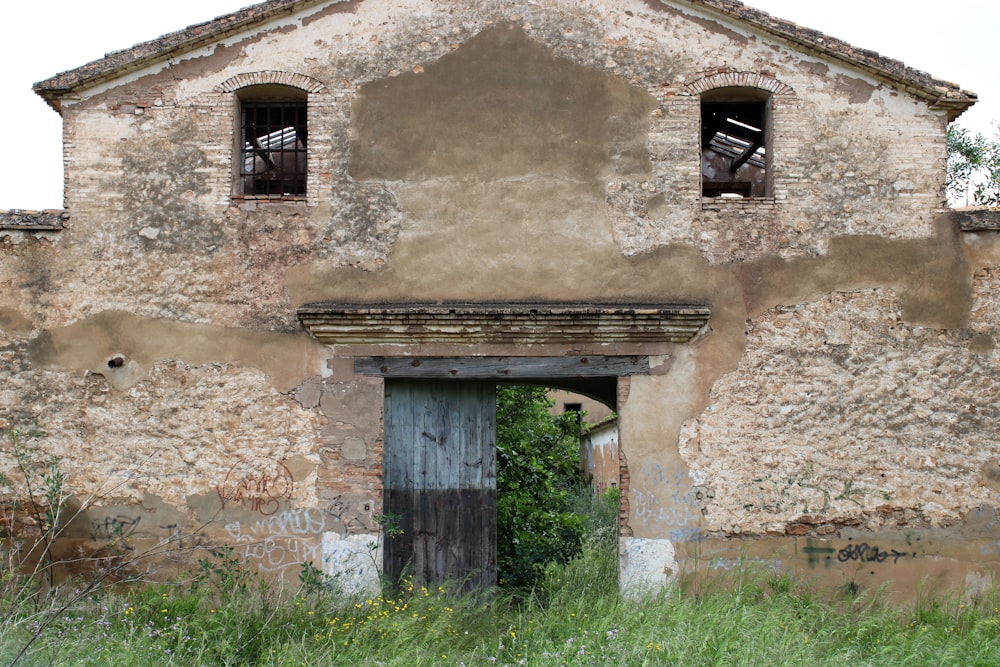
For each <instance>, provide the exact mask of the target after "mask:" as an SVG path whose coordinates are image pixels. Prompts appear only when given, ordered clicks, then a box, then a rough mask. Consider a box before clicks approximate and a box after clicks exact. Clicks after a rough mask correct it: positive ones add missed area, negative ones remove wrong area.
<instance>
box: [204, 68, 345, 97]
mask: <svg viewBox="0 0 1000 667" xmlns="http://www.w3.org/2000/svg"><path fill="white" fill-rule="evenodd" d="M267 84H272V85H275V84H276V85H279V86H291V87H292V88H298V89H299V90H304V91H306V92H307V93H325V92H327V88H326V84H324V83H323V82H322V81H320V80H318V79H314V78H312V77H311V76H306V75H305V74H297V73H295V72H281V71H275V70H264V71H261V72H246V73H244V74H237V75H236V76H234V77H231V78H229V79H226V80H225V81H223V82H222V83H220V84H219V85H218V86H216V89H217V90H218V91H219V92H223V93H232V92H235V91H237V90H239V89H240V88H246V87H248V86H263V85H267Z"/></svg>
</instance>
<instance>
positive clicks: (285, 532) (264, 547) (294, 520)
mask: <svg viewBox="0 0 1000 667" xmlns="http://www.w3.org/2000/svg"><path fill="white" fill-rule="evenodd" d="M325 528H326V514H325V513H324V512H323V511H322V510H318V509H315V508H311V507H310V508H305V509H297V510H285V511H283V512H279V513H277V514H273V515H270V516H268V517H267V518H264V519H260V520H258V521H253V522H245V523H244V522H240V521H233V522H231V523H227V524H226V526H225V529H226V534H227V535H228V537H229V541H230V545H231V546H232V547H233V548H234V553H235V554H237V555H239V556H240V557H242V558H243V560H245V561H247V562H250V563H253V564H256V566H257V569H258V570H259V571H261V572H281V571H282V570H284V569H286V568H288V567H293V566H294V567H299V566H301V565H302V563H304V562H306V561H315V562H319V561H320V558H321V555H322V550H321V539H322V535H323V530H324V529H325Z"/></svg>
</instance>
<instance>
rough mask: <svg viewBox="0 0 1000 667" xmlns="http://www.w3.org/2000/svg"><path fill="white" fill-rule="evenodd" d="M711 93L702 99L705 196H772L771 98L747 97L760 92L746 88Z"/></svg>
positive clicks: (702, 155) (702, 180)
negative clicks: (768, 135)
mask: <svg viewBox="0 0 1000 667" xmlns="http://www.w3.org/2000/svg"><path fill="white" fill-rule="evenodd" d="M711 93H712V95H710V96H708V95H706V96H703V99H702V103H701V184H702V196H703V197H735V198H741V197H766V196H768V194H769V184H768V173H767V165H768V146H767V138H768V137H767V120H768V119H767V107H768V103H767V100H766V99H746V98H747V96H748V95H749V96H755V95H759V94H760V93H759V92H757V91H753V92H749V93H748V92H747V91H745V90H743V89H720V90H718V91H711ZM705 97H708V99H705Z"/></svg>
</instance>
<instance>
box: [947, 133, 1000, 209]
mask: <svg viewBox="0 0 1000 667" xmlns="http://www.w3.org/2000/svg"><path fill="white" fill-rule="evenodd" d="M997 130H998V132H997V136H995V137H987V136H986V135H984V134H982V133H981V132H977V133H975V134H973V133H972V132H970V131H969V130H968V128H965V127H962V126H960V125H950V126H949V127H948V175H947V191H948V200H949V201H951V202H954V203H961V204H964V205H966V206H1000V126H998V128H997Z"/></svg>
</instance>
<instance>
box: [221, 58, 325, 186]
mask: <svg viewBox="0 0 1000 667" xmlns="http://www.w3.org/2000/svg"><path fill="white" fill-rule="evenodd" d="M217 90H218V91H219V92H221V93H232V94H233V95H234V98H235V100H236V106H237V113H236V118H237V122H236V126H235V141H234V144H235V145H234V150H233V174H234V177H233V194H234V196H236V197H250V198H257V197H266V198H268V199H272V198H280V199H302V198H304V197H305V196H306V189H307V183H308V181H309V167H308V163H309V159H308V145H309V141H308V136H309V131H308V127H309V122H308V114H309V98H310V96H311V95H318V94H324V93H326V92H327V87H326V85H325V84H324V83H323V82H322V81H319V80H317V79H314V78H312V77H309V76H306V75H304V74H298V73H296V72H283V71H275V70H266V71H259V72H246V73H243V74H237V75H236V76H233V77H230V78H229V79H226V80H225V81H223V82H222V83H221V84H219V85H218V86H217Z"/></svg>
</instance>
